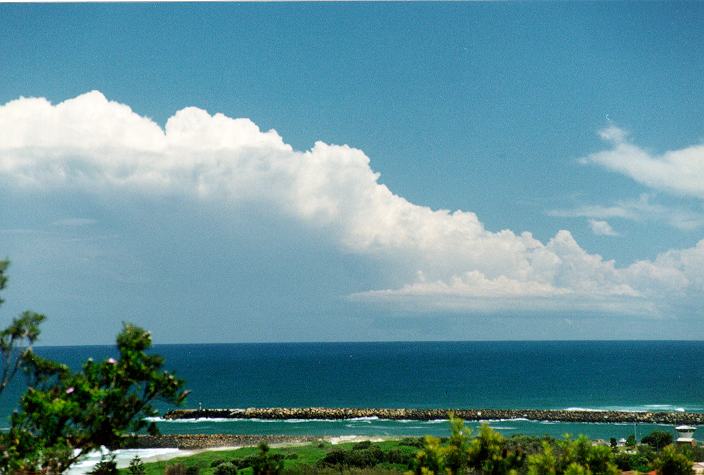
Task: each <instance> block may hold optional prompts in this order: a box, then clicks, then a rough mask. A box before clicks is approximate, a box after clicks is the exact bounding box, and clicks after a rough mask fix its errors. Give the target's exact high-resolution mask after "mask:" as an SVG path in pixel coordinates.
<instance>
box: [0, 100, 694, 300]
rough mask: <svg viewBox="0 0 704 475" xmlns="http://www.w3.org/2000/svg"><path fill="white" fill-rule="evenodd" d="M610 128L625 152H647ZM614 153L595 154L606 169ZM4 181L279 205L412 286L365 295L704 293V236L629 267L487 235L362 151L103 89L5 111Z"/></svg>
mask: <svg viewBox="0 0 704 475" xmlns="http://www.w3.org/2000/svg"><path fill="white" fill-rule="evenodd" d="M611 132H612V133H610V135H609V137H608V138H609V139H610V140H613V141H615V144H616V145H615V146H616V147H617V148H620V147H626V148H628V149H629V150H630V149H633V150H637V148H635V147H634V146H631V145H629V144H627V143H626V142H624V140H625V138H624V137H623V136H622V135H620V131H618V130H616V131H611ZM617 132H618V133H617ZM633 153H634V154H635V152H633ZM608 154H609V152H605V155H600V154H596V155H593V156H591V157H590V158H589V160H592V161H601V162H603V163H607V162H608V160H609V159H608V157H609V156H610V155H608ZM636 155H637V157H636V158H634V160H635V161H638V160H649V158H648V157H644V156H643V155H642V154H640V155H638V154H636ZM599 157H601V158H599ZM671 162H673V163H679V162H678V160H677V159H672V160H671ZM0 180H2V181H3V182H4V183H5V186H13V187H21V188H25V189H33V188H37V189H38V188H41V189H42V190H47V189H48V190H51V189H70V190H74V189H75V190H81V191H85V192H89V193H96V194H102V193H114V192H115V191H117V192H120V193H124V192H126V191H129V192H134V193H141V194H143V195H145V196H148V195H150V194H168V193H176V194H184V195H188V196H191V197H193V199H198V200H202V201H204V202H208V201H217V202H220V203H225V204H237V205H243V204H244V205H249V204H253V205H256V204H261V205H264V206H267V207H269V208H272V209H275V210H277V211H278V212H280V213H282V214H284V215H286V216H288V217H290V218H291V219H294V220H297V221H299V222H301V223H304V224H305V225H307V226H310V228H311V229H313V230H319V231H321V232H325V234H326V235H329V236H331V239H333V240H334V242H335V243H336V245H338V246H340V247H341V248H343V249H345V250H346V251H347V252H354V253H358V254H360V255H366V256H371V257H373V258H380V259H383V261H384V265H383V266H382V265H380V266H379V267H380V269H379V272H380V273H382V274H384V275H385V276H386V277H387V278H388V281H389V282H401V284H400V285H397V286H392V288H389V289H381V290H369V291H366V292H361V293H358V294H355V295H353V296H351V298H352V299H355V300H364V301H372V302H378V303H386V304H389V305H401V306H406V307H407V308H417V309H454V310H461V311H469V312H472V311H478V312H493V311H509V310H510V311H514V312H515V311H549V310H566V309H569V310H577V311H593V312H613V313H635V314H644V313H649V314H652V313H656V312H658V311H659V309H661V308H662V306H663V305H666V304H667V299H666V298H663V295H665V296H667V295H682V294H687V295H690V294H695V293H697V292H701V290H703V289H704V272H703V271H702V269H704V265H699V266H697V265H695V263H697V262H699V263H703V262H702V261H704V241H703V242H700V243H699V245H698V246H696V247H695V248H692V249H687V250H683V251H671V252H669V253H665V254H663V255H661V256H659V257H658V258H657V259H655V260H654V261H652V262H651V261H643V262H636V263H634V264H632V265H631V266H630V267H627V268H617V267H616V266H615V264H614V262H613V261H606V260H604V259H602V258H601V257H600V256H598V255H594V254H589V253H587V252H586V251H585V250H584V249H582V248H581V247H580V246H579V245H578V244H577V242H576V241H575V240H574V238H573V237H572V235H571V234H570V233H569V232H568V231H560V232H558V233H557V234H556V235H555V236H554V237H553V238H552V239H550V240H549V241H548V242H547V243H542V242H540V241H539V240H537V239H535V238H534V237H533V236H532V235H531V234H530V233H527V232H524V233H521V234H516V233H514V232H512V231H510V230H502V231H499V232H491V231H488V230H487V229H485V227H484V226H483V224H482V223H481V222H480V221H479V219H478V217H477V216H476V215H475V214H474V213H472V212H467V211H454V212H450V211H447V210H433V209H430V208H428V207H425V206H420V205H416V204H413V203H410V202H409V201H408V200H406V199H404V198H403V197H401V196H398V195H395V194H394V193H392V192H391V191H390V190H389V189H388V188H387V187H386V186H385V185H383V184H381V183H380V182H379V174H377V173H375V172H374V171H373V169H372V168H371V166H370V161H369V158H368V157H367V156H366V155H365V154H364V153H363V152H362V151H361V150H358V149H354V148H351V147H349V146H346V145H342V146H340V145H329V144H325V143H322V142H317V143H316V144H315V145H314V146H313V148H312V149H310V150H308V151H297V150H294V149H293V148H292V147H291V146H289V145H288V144H286V143H285V142H284V140H283V139H282V138H281V137H280V136H279V135H278V134H277V133H276V132H275V131H273V130H270V131H267V132H264V131H261V130H260V129H259V127H257V125H256V124H254V123H253V122H252V121H250V120H248V119H232V118H229V117H227V116H225V115H223V114H215V115H211V114H209V113H207V112H206V111H203V110H201V109H198V108H194V107H189V108H186V109H182V110H180V111H178V112H177V113H176V114H174V115H173V116H172V117H171V118H170V119H169V120H168V121H167V122H166V125H165V127H164V128H161V127H160V126H159V125H157V124H156V123H154V122H153V121H151V120H150V119H148V118H145V117H142V116H140V115H138V114H136V113H134V112H133V111H132V110H131V109H130V108H129V107H128V106H126V105H123V104H119V103H116V102H112V101H108V100H107V99H106V98H105V97H104V96H103V95H102V94H101V93H99V92H95V91H94V92H90V93H87V94H83V95H81V96H78V97H76V98H73V99H69V100H66V101H64V102H62V103H59V104H56V105H54V104H51V103H50V102H49V101H47V100H46V99H41V98H20V99H17V100H14V101H11V102H9V103H7V104H5V105H4V106H0ZM690 188H695V186H694V185H690Z"/></svg>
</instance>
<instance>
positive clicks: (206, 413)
mask: <svg viewBox="0 0 704 475" xmlns="http://www.w3.org/2000/svg"><path fill="white" fill-rule="evenodd" d="M450 412H453V413H454V414H455V415H456V416H457V417H461V418H462V419H464V420H466V421H482V420H496V419H526V420H531V421H551V422H601V423H619V422H623V423H642V424H691V425H701V424H704V414H699V413H687V412H629V411H567V410H547V409H385V408H345V407H340V408H337V407H270V408H247V409H177V410H172V411H169V412H168V413H166V415H165V416H164V418H165V419H169V420H174V419H200V418H209V419H210V418H224V419H267V420H286V419H323V420H339V419H357V418H371V417H376V418H379V419H389V420H419V421H428V420H435V419H446V418H447V415H448V413H450Z"/></svg>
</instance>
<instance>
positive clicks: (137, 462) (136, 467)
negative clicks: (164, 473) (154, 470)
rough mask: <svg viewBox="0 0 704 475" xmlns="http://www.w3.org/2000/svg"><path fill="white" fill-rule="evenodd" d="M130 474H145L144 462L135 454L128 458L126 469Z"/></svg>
mask: <svg viewBox="0 0 704 475" xmlns="http://www.w3.org/2000/svg"><path fill="white" fill-rule="evenodd" d="M127 471H128V472H129V474H130V475H145V473H146V471H145V470H144V463H143V462H142V459H141V458H139V455H135V456H134V458H133V459H132V460H130V466H129V468H128V469H127Z"/></svg>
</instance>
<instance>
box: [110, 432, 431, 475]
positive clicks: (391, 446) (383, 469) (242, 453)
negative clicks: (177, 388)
mask: <svg viewBox="0 0 704 475" xmlns="http://www.w3.org/2000/svg"><path fill="white" fill-rule="evenodd" d="M414 440H415V439H411V440H406V441H399V440H389V441H383V442H375V443H372V444H371V446H372V447H378V448H379V449H380V450H381V451H383V452H384V453H388V452H393V453H394V454H396V455H397V456H400V457H413V456H414V455H415V453H416V452H417V450H418V448H417V447H415V446H412V445H410V444H412V443H413V441H414ZM366 450H368V449H366ZM372 450H374V449H372ZM335 451H337V452H339V451H345V452H348V451H352V452H357V453H359V454H360V455H361V454H363V452H364V451H365V449H362V448H361V446H360V445H359V444H354V443H344V444H336V445H333V444H330V443H329V442H313V443H309V444H306V445H300V446H288V447H272V448H271V450H270V454H272V455H273V454H281V455H282V456H283V459H284V471H290V472H294V473H327V471H326V470H324V469H322V468H321V467H319V466H318V467H317V468H316V464H317V463H318V462H319V461H320V460H322V459H323V458H325V457H326V455H328V454H329V453H330V452H335ZM257 453H258V449H257V448H256V447H244V448H241V449H236V450H217V451H205V452H201V453H199V454H196V455H191V456H188V457H179V458H174V459H171V460H167V461H164V462H154V463H145V464H144V468H145V470H146V474H147V475H163V474H164V472H165V470H166V468H167V466H172V465H176V464H181V465H183V466H184V467H186V468H188V467H197V468H198V473H199V475H210V474H213V473H214V472H215V467H216V466H217V465H218V464H219V463H221V462H231V461H233V460H241V459H244V458H246V457H250V456H253V455H256V454H257ZM406 470H408V466H407V465H406V464H399V463H396V464H393V463H382V464H380V465H378V466H376V467H375V469H374V470H371V471H370V470H364V471H363V473H372V472H373V473H403V472H404V471H406ZM120 473H121V474H128V473H129V471H128V470H127V469H122V470H120ZM238 473H240V474H251V473H252V469H251V468H244V469H241V470H240V471H239V472H238ZM331 473H340V472H339V470H337V471H335V472H331ZM357 473H362V472H357Z"/></svg>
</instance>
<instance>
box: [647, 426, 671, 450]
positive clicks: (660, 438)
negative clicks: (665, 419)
mask: <svg viewBox="0 0 704 475" xmlns="http://www.w3.org/2000/svg"><path fill="white" fill-rule="evenodd" d="M640 441H641V442H642V443H644V444H648V445H649V446H651V447H652V448H654V449H655V450H660V449H662V448H663V447H665V446H668V445H670V444H671V443H672V441H673V440H672V434H671V433H669V432H665V431H663V430H656V431H653V432H651V433H650V434H648V435H646V436H645V437H643V438H642V439H641V440H640Z"/></svg>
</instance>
